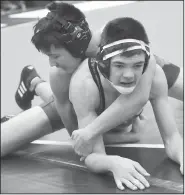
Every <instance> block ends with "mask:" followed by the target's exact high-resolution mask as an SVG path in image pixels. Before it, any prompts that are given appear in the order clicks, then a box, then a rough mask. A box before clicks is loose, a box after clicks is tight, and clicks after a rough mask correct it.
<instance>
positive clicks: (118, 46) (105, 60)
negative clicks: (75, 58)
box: [97, 39, 150, 94]
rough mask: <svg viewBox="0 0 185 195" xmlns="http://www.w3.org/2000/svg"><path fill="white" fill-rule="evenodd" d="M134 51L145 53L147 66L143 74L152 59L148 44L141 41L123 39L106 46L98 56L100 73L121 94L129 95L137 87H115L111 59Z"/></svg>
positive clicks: (145, 65)
mask: <svg viewBox="0 0 185 195" xmlns="http://www.w3.org/2000/svg"><path fill="white" fill-rule="evenodd" d="M134 50H142V51H144V52H145V64H144V68H143V72H144V71H145V69H146V67H147V65H148V61H149V58H150V48H149V46H148V45H147V44H145V43H144V42H143V41H141V40H136V39H122V40H118V41H115V42H113V43H110V44H107V45H104V46H102V47H100V52H99V53H98V55H97V61H98V68H99V70H100V73H101V74H102V75H103V76H104V77H105V78H106V79H107V80H108V81H109V83H110V84H111V85H112V86H113V87H114V88H115V89H116V90H117V91H118V92H119V93H121V94H129V93H132V91H133V90H134V89H135V87H136V86H133V87H128V88H127V87H121V86H118V85H114V84H113V83H112V82H111V81H110V80H109V76H110V58H112V57H114V56H116V55H119V54H121V53H124V52H129V51H134Z"/></svg>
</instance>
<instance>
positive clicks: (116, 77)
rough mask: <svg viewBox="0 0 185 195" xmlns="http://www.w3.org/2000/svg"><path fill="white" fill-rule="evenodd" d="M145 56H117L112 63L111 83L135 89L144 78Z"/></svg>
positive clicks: (141, 54) (142, 53)
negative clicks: (142, 77)
mask: <svg viewBox="0 0 185 195" xmlns="http://www.w3.org/2000/svg"><path fill="white" fill-rule="evenodd" d="M144 63H145V54H144V52H141V53H140V54H136V55H133V56H130V57H126V56H123V55H117V56H115V57H112V59H111V62H110V81H112V83H113V84H114V85H118V86H120V87H125V88H129V87H134V86H136V85H137V83H138V82H139V79H140V78H141V76H142V72H143V68H144Z"/></svg>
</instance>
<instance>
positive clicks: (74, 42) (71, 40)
mask: <svg viewBox="0 0 185 195" xmlns="http://www.w3.org/2000/svg"><path fill="white" fill-rule="evenodd" d="M46 18H47V19H49V20H55V21H57V23H56V22H55V23H54V24H53V27H54V30H56V31H54V32H52V33H53V35H54V36H55V37H56V38H57V39H58V40H59V41H61V40H62V44H65V46H66V48H67V49H68V50H69V52H70V53H71V54H72V55H73V56H74V57H77V58H84V57H85V52H86V50H87V48H88V45H89V42H90V40H91V37H92V35H91V31H90V29H89V27H88V24H87V22H86V21H85V19H82V20H80V21H77V22H76V21H75V24H74V21H67V20H65V18H62V17H59V16H57V14H55V13H54V11H51V12H49V13H48V14H47V16H46ZM72 22H73V23H72ZM43 30H44V29H43ZM61 32H62V33H61ZM64 32H66V33H65V34H64ZM38 33H39V32H38Z"/></svg>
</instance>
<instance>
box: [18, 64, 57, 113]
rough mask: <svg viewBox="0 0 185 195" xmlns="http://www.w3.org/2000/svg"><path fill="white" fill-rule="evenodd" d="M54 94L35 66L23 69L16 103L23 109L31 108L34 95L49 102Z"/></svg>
mask: <svg viewBox="0 0 185 195" xmlns="http://www.w3.org/2000/svg"><path fill="white" fill-rule="evenodd" d="M52 94H53V93H52V91H51V88H50V85H49V84H48V83H46V82H45V81H44V80H43V79H41V78H40V76H39V74H38V73H37V71H36V70H35V68H34V67H33V66H31V65H28V66H25V67H24V68H23V70H22V72H21V78H20V82H19V86H18V88H17V90H16V93H15V101H16V103H17V104H18V106H19V107H20V108H21V109H23V110H27V109H29V108H31V101H32V100H33V98H34V95H39V96H40V97H41V98H42V99H43V100H44V101H45V102H48V101H49V100H50V98H51V97H52Z"/></svg>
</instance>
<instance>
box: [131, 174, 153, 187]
mask: <svg viewBox="0 0 185 195" xmlns="http://www.w3.org/2000/svg"><path fill="white" fill-rule="evenodd" d="M132 175H133V176H134V177H135V178H136V179H137V180H139V181H140V182H141V183H142V184H143V185H144V186H145V187H147V188H148V187H150V184H149V183H148V181H147V180H146V179H145V177H143V175H141V174H140V173H138V172H137V171H134V172H133V173H132Z"/></svg>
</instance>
